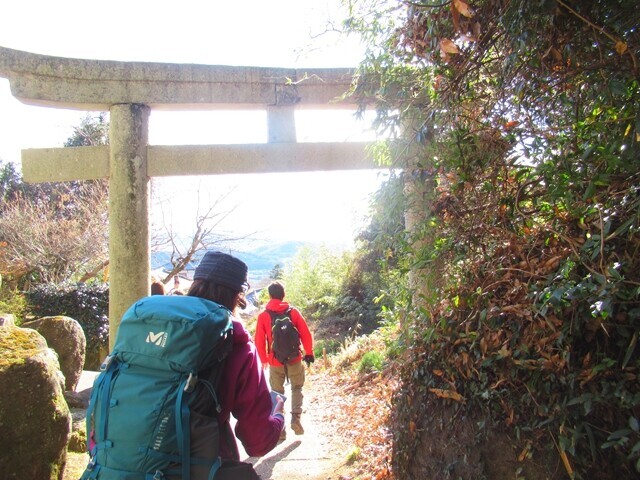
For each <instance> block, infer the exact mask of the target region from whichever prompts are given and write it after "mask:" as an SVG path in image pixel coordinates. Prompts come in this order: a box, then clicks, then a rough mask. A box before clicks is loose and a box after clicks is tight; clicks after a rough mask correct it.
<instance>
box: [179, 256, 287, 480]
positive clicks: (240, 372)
mask: <svg viewBox="0 0 640 480" xmlns="http://www.w3.org/2000/svg"><path fill="white" fill-rule="evenodd" d="M247 271H248V268H247V265H246V264H245V263H244V262H243V261H242V260H240V259H238V258H236V257H233V256H231V255H228V254H226V253H222V252H207V253H206V254H205V255H204V257H203V258H202V261H201V262H200V264H199V265H198V266H197V268H196V270H195V273H194V276H193V283H192V284H191V287H190V288H189V291H188V293H187V295H190V296H194V297H201V298H206V299H207V300H211V301H213V302H216V303H219V304H220V305H224V306H225V307H227V308H228V309H229V310H230V311H231V312H234V310H235V309H236V308H237V307H238V306H240V307H241V306H242V305H243V304H245V301H244V294H245V292H246V290H247V289H248V283H247ZM202 375H203V377H205V378H206V376H207V373H206V372H202ZM210 381H211V383H212V384H214V385H215V384H216V383H217V384H218V385H219V389H218V390H219V391H218V399H219V401H220V407H221V410H220V411H217V412H216V411H215V408H214V407H215V405H213V403H212V402H208V404H205V405H202V404H201V403H199V402H196V405H193V406H192V407H193V409H194V410H195V411H197V412H198V413H201V414H205V415H216V416H217V417H218V424H219V425H220V430H221V431H220V438H221V441H220V456H221V457H222V459H223V460H230V461H232V462H233V461H236V462H237V461H238V460H239V452H238V446H237V444H236V441H235V438H234V435H233V431H232V430H231V426H230V423H229V419H230V416H231V415H233V416H234V417H235V419H236V424H235V437H237V438H238V440H240V441H241V442H242V446H243V447H244V449H245V451H246V452H247V454H249V455H250V456H252V457H259V456H263V455H265V454H266V453H268V452H269V451H270V450H272V449H273V448H274V447H275V446H276V445H277V443H278V440H279V438H280V433H281V432H282V431H283V430H284V415H283V413H282V409H283V404H282V400H277V403H276V404H275V406H274V405H273V402H272V400H271V392H270V391H269V387H268V386H267V382H266V378H265V376H264V371H263V368H262V365H261V363H260V361H259V358H258V355H257V352H256V348H255V345H254V344H253V342H252V341H251V338H250V336H249V333H248V332H247V330H246V329H245V328H244V326H243V325H242V323H240V322H239V321H238V320H236V319H235V318H234V319H233V346H232V348H231V351H230V352H229V354H228V355H227V357H226V359H225V363H224V368H223V369H222V373H221V375H220V379H219V381H217V379H215V378H211V379H210ZM204 398H207V399H208V398H210V397H209V396H205V397H204ZM272 407H273V411H272ZM223 466H224V462H223ZM216 478H217V477H216ZM225 478H226V477H225ZM242 478H244V477H242Z"/></svg>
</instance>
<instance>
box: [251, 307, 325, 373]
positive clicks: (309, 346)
mask: <svg viewBox="0 0 640 480" xmlns="http://www.w3.org/2000/svg"><path fill="white" fill-rule="evenodd" d="M288 308H289V304H288V303H287V302H284V301H282V300H278V299H276V298H272V299H271V300H269V303H267V306H266V307H265V310H264V311H262V312H261V313H260V315H258V323H257V325H256V335H255V343H256V348H257V349H258V355H260V360H261V361H262V364H263V365H267V364H268V365H273V366H274V367H281V366H282V364H281V363H280V362H279V361H278V360H276V359H275V357H274V356H273V352H272V351H271V344H272V342H273V339H272V338H271V315H269V312H267V310H271V311H272V312H275V313H282V312H284V311H285V310H287V309H288ZM291 323H293V326H294V327H296V329H297V330H298V333H299V334H300V343H302V348H303V349H304V355H313V337H312V336H311V332H310V331H309V327H308V326H307V322H306V321H305V319H304V317H303V316H302V314H301V313H300V312H299V311H298V309H296V308H292V309H291ZM301 360H302V355H299V356H298V357H297V358H295V359H294V360H292V361H291V363H297V362H300V361H301Z"/></svg>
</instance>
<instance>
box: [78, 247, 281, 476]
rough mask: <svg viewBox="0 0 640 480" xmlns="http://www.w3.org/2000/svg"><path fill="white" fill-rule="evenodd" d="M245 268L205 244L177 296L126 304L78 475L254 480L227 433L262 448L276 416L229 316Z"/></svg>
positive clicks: (249, 349) (259, 451) (268, 446)
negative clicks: (208, 249)
mask: <svg viewBox="0 0 640 480" xmlns="http://www.w3.org/2000/svg"><path fill="white" fill-rule="evenodd" d="M247 271H248V269H247V266H246V264H245V263H244V262H242V261H241V260H239V259H237V258H235V257H233V256H231V255H228V254H225V253H222V252H207V253H206V254H205V256H204V257H203V259H202V261H201V262H200V264H199V265H198V267H197V268H196V270H195V274H194V277H193V278H194V281H193V283H192V285H191V287H190V289H189V291H188V293H187V295H186V296H168V295H167V296H161V295H155V296H149V297H145V298H142V299H140V300H139V301H138V302H136V303H135V304H134V305H132V306H131V307H130V308H129V310H127V312H126V313H125V315H124V316H123V318H122V321H121V324H120V327H119V329H118V333H117V335H116V341H115V345H114V349H113V351H112V352H111V353H110V354H109V356H108V357H107V359H106V360H105V362H104V363H103V365H102V366H101V373H100V375H99V376H98V377H97V378H96V381H95V383H94V386H93V389H92V396H91V401H90V405H89V409H88V411H87V434H88V435H87V436H88V438H89V442H88V443H89V446H88V447H89V453H90V457H91V460H90V463H89V465H88V467H87V469H86V470H85V472H84V474H83V475H82V480H88V479H98V480H137V479H140V480H163V479H164V480H232V479H233V480H256V479H257V480H259V478H260V477H259V476H258V475H257V474H256V473H255V471H254V470H253V467H252V465H251V464H250V463H245V462H241V461H240V459H239V451H238V446H237V444H236V438H237V439H238V440H240V442H242V445H243V447H244V449H245V451H246V452H247V454H248V455H250V456H263V455H265V454H266V453H268V452H269V451H270V450H272V449H273V448H274V447H275V446H276V444H277V442H278V439H279V436H280V432H281V431H282V430H283V427H284V416H283V413H282V409H283V404H282V400H280V399H277V398H276V399H275V400H273V401H272V396H271V393H270V391H269V388H268V387H267V383H266V379H265V377H264V374H263V370H262V365H261V364H260V360H259V357H258V355H257V352H256V349H255V346H254V344H253V343H252V342H251V340H250V337H249V334H248V333H247V331H246V329H245V328H244V326H243V325H242V324H241V323H240V322H239V321H238V320H236V319H235V318H234V317H233V315H232V312H233V311H234V310H235V309H236V308H237V307H238V306H239V305H242V304H243V303H244V293H245V291H246V289H247V288H248V283H247ZM274 398H275V397H274ZM231 415H233V416H234V418H235V419H236V424H235V429H234V430H232V429H231V426H230V423H229V420H230V416H231ZM234 432H235V435H234Z"/></svg>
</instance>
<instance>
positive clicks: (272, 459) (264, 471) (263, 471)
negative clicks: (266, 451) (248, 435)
mask: <svg viewBox="0 0 640 480" xmlns="http://www.w3.org/2000/svg"><path fill="white" fill-rule="evenodd" d="M301 444H302V442H301V441H300V440H296V441H295V442H292V443H291V445H288V446H287V447H286V448H284V449H283V450H282V451H280V452H278V453H277V454H275V455H273V456H269V457H262V458H261V459H258V460H257V462H256V463H254V464H253V466H254V468H255V470H256V472H258V475H260V478H262V480H269V479H270V478H271V475H272V474H273V467H274V466H275V465H276V463H277V462H279V461H280V460H282V459H284V458H286V457H288V456H289V454H290V453H291V452H293V451H294V450H295V449H296V448H298V447H299V446H300V445H301ZM252 463H253V462H252Z"/></svg>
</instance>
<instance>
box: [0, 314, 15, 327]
mask: <svg viewBox="0 0 640 480" xmlns="http://www.w3.org/2000/svg"><path fill="white" fill-rule="evenodd" d="M15 325H16V319H15V317H14V316H13V315H11V314H10V313H0V327H14V326H15Z"/></svg>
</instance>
